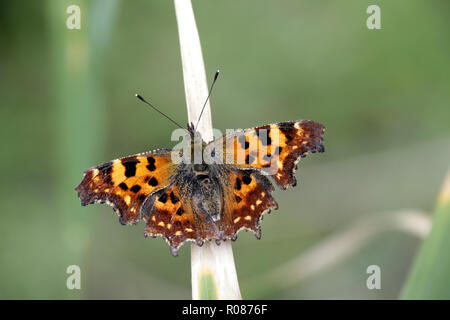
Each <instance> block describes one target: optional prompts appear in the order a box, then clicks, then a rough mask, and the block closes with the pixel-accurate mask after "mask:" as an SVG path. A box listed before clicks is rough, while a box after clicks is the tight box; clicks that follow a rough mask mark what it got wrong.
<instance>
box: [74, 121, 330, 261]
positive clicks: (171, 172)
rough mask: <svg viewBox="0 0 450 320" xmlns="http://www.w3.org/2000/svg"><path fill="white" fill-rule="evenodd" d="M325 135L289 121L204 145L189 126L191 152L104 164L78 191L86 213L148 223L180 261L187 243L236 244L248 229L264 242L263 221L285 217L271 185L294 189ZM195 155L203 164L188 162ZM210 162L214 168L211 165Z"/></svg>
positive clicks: (162, 152)
mask: <svg viewBox="0 0 450 320" xmlns="http://www.w3.org/2000/svg"><path fill="white" fill-rule="evenodd" d="M324 130H325V127H324V126H323V125H322V124H320V123H317V122H314V121H309V120H302V121H289V122H281V123H276V124H268V125H264V126H259V127H256V128H251V129H246V130H242V131H237V132H233V133H229V134H226V135H224V136H222V137H221V138H218V139H216V140H214V141H212V142H210V143H205V142H203V141H201V139H200V142H198V137H199V134H198V133H197V132H196V130H195V129H194V126H193V125H192V124H190V125H188V129H187V133H186V136H187V137H188V138H190V141H191V142H190V144H188V145H187V147H186V148H185V149H158V150H154V151H150V152H145V153H140V154H136V155H132V156H128V157H124V158H120V159H116V160H112V161H110V162H107V163H103V164H101V165H99V166H96V167H93V168H90V169H88V170H87V171H85V173H84V176H83V179H82V181H81V183H80V184H79V185H78V186H77V187H76V188H75V190H76V191H77V192H78V197H79V198H80V199H81V204H82V205H83V206H84V205H88V204H92V203H106V204H108V205H110V206H112V207H113V209H114V211H115V212H116V213H117V214H118V216H119V221H120V223H121V224H124V225H128V224H136V223H138V222H139V220H140V219H143V220H144V221H145V223H146V225H145V236H146V237H147V236H151V237H157V236H162V237H163V238H164V239H165V240H166V242H167V243H168V244H169V246H170V250H171V253H172V255H174V256H177V255H178V250H179V248H180V246H181V245H182V244H184V243H185V242H186V241H194V242H195V243H196V244H197V245H199V246H202V245H203V243H204V242H205V241H210V240H215V241H216V243H217V244H220V242H221V241H225V240H227V239H231V240H233V241H234V240H236V239H237V234H238V232H239V231H240V230H243V229H247V230H251V231H253V232H254V234H255V235H256V237H257V238H258V239H259V238H260V237H261V226H260V221H261V219H262V217H263V215H264V214H265V213H268V212H270V210H272V209H275V210H276V209H278V204H277V202H276V201H275V199H274V198H273V197H272V191H273V190H274V187H273V185H272V182H271V181H270V180H269V178H271V179H273V180H274V181H275V183H276V184H277V185H278V186H280V187H281V188H282V189H286V188H288V187H293V186H295V185H296V179H295V176H294V172H295V170H296V169H297V162H298V161H299V160H300V158H301V157H305V156H306V155H307V154H309V153H316V152H324V146H323V134H324ZM196 141H197V142H196ZM195 149H198V150H200V154H202V155H203V158H202V159H201V160H200V161H199V162H197V163H195V162H194V161H191V162H189V161H185V160H186V159H185V158H189V157H187V156H191V155H193V154H194V150H195ZM205 154H206V155H208V156H210V157H211V158H213V160H214V161H206V158H207V157H205V156H204V155H205ZM182 156H186V157H185V158H183V160H182V161H175V160H174V159H178V158H180V157H182ZM177 157H178V158H177Z"/></svg>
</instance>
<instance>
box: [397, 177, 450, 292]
mask: <svg viewBox="0 0 450 320" xmlns="http://www.w3.org/2000/svg"><path fill="white" fill-rule="evenodd" d="M401 298H403V299H450V174H449V175H448V176H447V179H446V182H445V184H444V187H443V189H442V192H441V195H440V196H439V199H438V203H437V206H436V210H435V212H434V217H433V225H432V229H431V232H430V234H429V235H428V237H427V238H426V239H425V241H424V243H423V245H422V248H421V249H420V251H419V255H418V257H417V259H416V262H415V264H414V266H413V269H412V271H411V273H410V275H409V278H408V281H407V283H406V285H405V288H404V290H403V294H402V297H401Z"/></svg>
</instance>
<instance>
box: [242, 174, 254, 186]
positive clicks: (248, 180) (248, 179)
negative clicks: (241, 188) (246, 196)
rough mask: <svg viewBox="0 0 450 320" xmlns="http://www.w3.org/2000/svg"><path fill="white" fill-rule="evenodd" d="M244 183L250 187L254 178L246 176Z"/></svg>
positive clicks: (243, 178) (243, 179)
mask: <svg viewBox="0 0 450 320" xmlns="http://www.w3.org/2000/svg"><path fill="white" fill-rule="evenodd" d="M242 182H244V183H245V184H247V185H248V184H250V183H251V182H252V178H251V177H250V176H249V175H245V176H243V177H242Z"/></svg>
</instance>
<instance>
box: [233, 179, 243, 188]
mask: <svg viewBox="0 0 450 320" xmlns="http://www.w3.org/2000/svg"><path fill="white" fill-rule="evenodd" d="M241 187H242V183H241V179H239V178H236V183H235V185H234V188H235V189H236V190H241Z"/></svg>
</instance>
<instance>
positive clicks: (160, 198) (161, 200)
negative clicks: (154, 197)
mask: <svg viewBox="0 0 450 320" xmlns="http://www.w3.org/2000/svg"><path fill="white" fill-rule="evenodd" d="M158 201H159V202H162V203H166V202H167V194H166V193H163V194H162V195H160V196H159V198H158Z"/></svg>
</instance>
